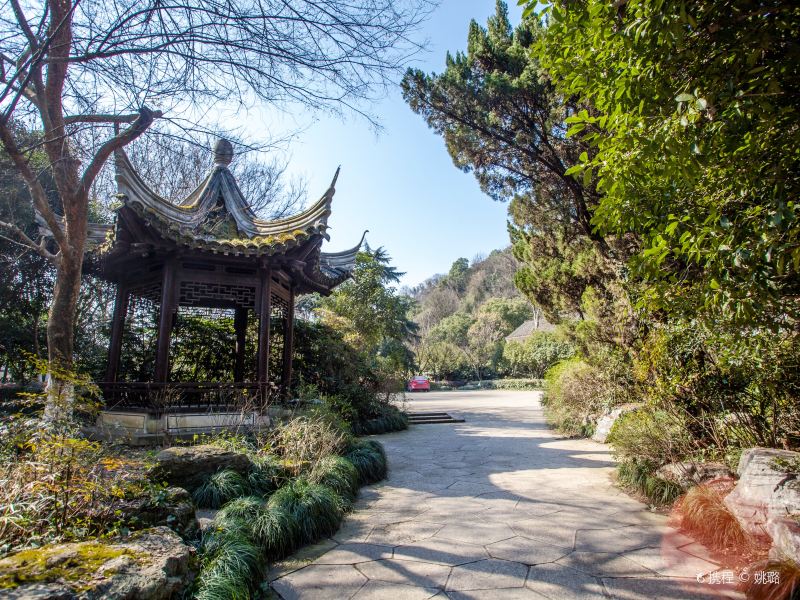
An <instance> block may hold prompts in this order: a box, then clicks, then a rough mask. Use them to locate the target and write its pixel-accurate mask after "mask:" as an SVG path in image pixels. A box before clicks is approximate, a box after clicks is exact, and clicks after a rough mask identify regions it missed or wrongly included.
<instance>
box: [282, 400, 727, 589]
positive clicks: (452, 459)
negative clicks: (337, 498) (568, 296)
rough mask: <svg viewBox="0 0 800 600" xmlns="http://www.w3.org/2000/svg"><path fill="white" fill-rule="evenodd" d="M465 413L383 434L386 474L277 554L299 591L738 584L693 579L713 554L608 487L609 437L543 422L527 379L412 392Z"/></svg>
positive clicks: (423, 405)
mask: <svg viewBox="0 0 800 600" xmlns="http://www.w3.org/2000/svg"><path fill="white" fill-rule="evenodd" d="M409 409H410V410H418V411H422V410H446V411H449V412H450V413H451V414H453V415H458V416H461V417H463V418H465V419H466V422H465V423H459V424H449V425H441V424H437V425H416V426H412V428H411V429H410V430H409V431H406V432H401V433H397V434H391V435H384V436H380V437H379V439H380V440H381V441H382V442H383V443H384V445H385V447H386V451H387V454H388V456H389V465H390V475H389V478H388V480H387V481H385V482H383V483H381V484H379V485H376V486H372V487H369V488H365V489H363V490H362V493H361V496H360V499H359V501H358V502H357V504H356V508H355V510H354V511H353V513H352V514H351V515H350V516H348V517H347V519H346V520H345V522H344V524H343V526H342V528H341V529H340V531H339V532H338V533H337V535H336V536H334V538H333V539H332V540H326V541H325V542H323V543H321V544H318V545H316V546H312V547H310V548H306V549H305V550H303V551H301V552H300V553H298V554H297V555H295V556H294V557H292V558H291V559H289V560H287V561H285V562H283V563H280V564H278V565H275V567H274V568H273V570H272V571H271V573H270V579H272V580H273V581H272V588H273V590H274V591H275V592H276V593H277V594H278V595H279V596H280V597H281V598H284V599H285V600H290V599H294V598H303V599H316V598H319V599H325V600H327V599H338V598H353V599H356V600H366V599H372V598H375V599H387V600H405V599H423V598H431V597H436V598H442V599H446V598H451V599H452V600H461V599H469V598H481V599H482V598H487V599H497V600H505V599H509V600H511V599H515V600H516V599H530V600H534V599H543V598H550V599H553V600H560V599H608V598H616V599H620V600H635V599H648V600H683V599H689V598H738V597H740V596H738V595H737V594H736V593H735V592H732V591H731V588H730V587H723V586H721V585H714V584H708V583H705V584H698V583H697V576H698V575H699V574H708V573H712V572H714V571H717V570H718V569H719V566H718V565H716V564H714V563H713V562H711V561H710V560H708V559H707V554H706V553H705V550H704V548H703V547H702V546H700V545H699V544H697V543H694V542H693V540H691V539H690V538H687V537H685V536H684V535H682V534H680V533H678V532H677V531H675V530H674V529H672V528H670V527H669V526H668V525H667V519H666V517H664V516H661V515H658V514H653V513H651V512H648V511H647V507H646V506H645V505H643V504H641V503H640V502H637V501H636V500H633V499H631V498H630V497H628V496H627V495H625V494H623V493H622V492H620V491H619V490H617V489H616V488H615V487H614V486H613V484H612V482H611V479H610V474H611V472H612V470H613V460H612V458H611V455H610V453H609V450H608V448H607V447H606V446H603V445H601V444H596V443H594V442H591V441H589V440H568V439H564V438H561V437H559V436H558V435H557V434H556V433H555V432H553V431H551V430H549V429H548V428H547V425H546V423H545V420H544V417H543V415H542V411H541V408H540V406H539V394H538V393H535V392H500V391H491V392H490V391H481V392H463V393H457V392H438V393H437V392H431V393H429V394H416V395H414V396H413V397H412V399H411V401H410V403H409Z"/></svg>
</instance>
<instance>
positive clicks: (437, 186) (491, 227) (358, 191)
mask: <svg viewBox="0 0 800 600" xmlns="http://www.w3.org/2000/svg"><path fill="white" fill-rule="evenodd" d="M494 4H495V3H494V0H442V2H441V4H440V6H439V8H438V9H437V10H436V11H435V12H434V13H433V14H432V15H431V18H430V19H429V20H428V21H427V22H426V23H425V24H424V26H423V28H422V30H421V31H420V32H419V34H418V35H419V39H420V40H425V39H427V40H428V42H429V43H428V48H429V50H428V52H426V53H425V54H424V55H422V56H420V57H419V58H418V59H417V61H416V66H419V67H420V68H422V69H423V70H425V71H427V72H430V71H435V72H441V71H442V70H443V69H444V58H445V53H446V52H447V51H448V50H450V51H453V52H454V51H456V50H463V49H464V48H465V47H466V40H467V29H468V26H469V22H470V20H471V19H472V18H475V19H476V20H477V21H478V22H479V23H481V24H485V23H486V19H487V18H488V16H489V15H490V14H492V13H493V12H494ZM509 13H510V16H511V18H512V22H518V20H519V18H520V14H521V8H519V7H517V6H516V2H515V1H514V0H511V1H510V2H509ZM371 110H372V112H374V113H375V114H376V115H378V117H379V120H380V122H381V125H382V127H383V130H382V131H381V132H379V133H377V134H376V133H375V131H374V130H373V128H372V127H371V126H370V125H369V123H368V122H367V121H366V120H365V119H363V118H361V117H356V116H352V117H349V118H346V119H345V120H344V121H343V120H342V119H341V118H338V117H329V116H326V115H315V116H314V117H311V116H308V117H307V118H306V120H305V121H304V120H303V116H302V115H294V116H293V121H294V123H293V126H294V127H296V126H297V125H298V124H300V125H302V126H304V127H305V128H304V130H303V131H302V133H300V134H299V135H298V137H297V138H296V139H294V140H293V141H292V142H291V144H290V146H289V152H290V155H291V164H290V170H291V171H292V172H293V173H294V174H298V175H302V176H304V177H305V178H306V179H307V181H308V190H309V200H310V201H314V200H316V199H317V198H318V197H319V196H320V195H321V194H322V193H323V192H324V191H325V190H326V189H327V187H328V184H329V183H330V180H331V177H332V176H333V173H334V171H335V170H336V167H337V166H338V165H341V167H342V171H341V175H340V177H339V181H338V183H337V186H336V196H335V198H334V203H333V215H332V217H331V219H330V221H329V224H330V226H331V229H330V231H329V233H330V236H331V241H330V242H329V243H328V244H326V247H325V249H326V250H329V251H335V250H341V249H344V248H348V247H352V246H353V245H355V244H356V243H357V242H358V240H359V239H360V237H361V234H362V232H363V231H364V230H365V229H369V231H370V233H369V234H368V235H367V240H368V242H369V243H370V245H371V246H384V247H385V248H386V249H387V250H388V251H389V253H390V255H391V256H392V258H393V261H394V263H395V265H396V266H397V268H399V269H400V270H402V271H405V272H406V276H405V277H404V279H403V281H402V284H404V285H416V284H418V283H420V282H421V281H423V280H424V279H426V278H427V277H430V276H431V275H433V274H435V273H441V272H445V271H447V270H448V269H449V268H450V265H451V264H452V263H453V261H454V260H456V259H457V258H459V257H461V256H465V257H467V258H469V259H472V257H473V256H475V255H476V254H477V253H484V254H486V253H488V252H490V251H491V250H493V249H495V248H502V247H505V246H507V245H508V233H507V231H506V210H507V206H506V205H505V204H502V203H498V202H495V201H493V200H491V199H490V198H489V197H488V196H485V195H484V194H483V193H482V192H481V191H480V188H479V187H478V184H477V182H476V181H475V178H474V177H473V175H472V174H471V173H470V174H466V173H463V172H461V171H459V170H458V169H456V167H455V166H453V163H452V161H451V159H450V156H449V155H448V154H447V150H446V149H445V146H444V141H443V140H442V138H441V137H439V136H438V135H436V134H435V133H434V132H433V131H431V130H430V129H428V126H427V125H426V124H425V122H424V121H423V120H422V118H421V117H419V116H418V115H416V114H414V113H413V112H412V111H411V109H409V108H408V106H407V105H406V104H405V102H403V99H402V97H401V94H400V90H399V87H397V88H395V89H394V90H392V91H391V92H390V94H389V96H388V97H387V98H385V99H384V100H383V101H381V102H380V103H378V104H376V105H374V106H373V107H372V108H371ZM278 121H280V118H279V119H278ZM262 122H263V121H262ZM275 122H276V121H274V120H273V123H275ZM309 123H311V124H310V125H309ZM306 126H307V127H306ZM273 127H275V125H273ZM271 133H272V134H273V135H277V134H279V133H280V132H279V131H272V132H271Z"/></svg>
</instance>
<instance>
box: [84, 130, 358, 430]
mask: <svg viewBox="0 0 800 600" xmlns="http://www.w3.org/2000/svg"><path fill="white" fill-rule="evenodd" d="M232 159H233V147H232V145H231V143H230V142H228V141H227V140H219V141H218V142H217V144H216V146H215V147H214V166H213V168H212V169H211V172H210V173H209V174H208V176H207V177H206V178H205V179H204V180H203V181H202V182H201V183H200V185H199V186H198V187H197V189H195V190H194V191H193V192H192V193H191V194H189V196H188V197H187V198H185V199H184V200H182V201H181V202H178V203H173V202H169V201H167V200H165V199H164V198H162V197H160V196H159V195H158V194H156V193H155V192H154V191H152V190H151V189H150V188H149V187H148V186H147V184H146V183H145V182H144V181H143V180H142V178H141V177H140V176H139V175H138V174H137V172H136V170H135V169H134V167H133V165H132V164H131V162H130V160H129V159H128V157H127V156H126V155H125V153H124V152H118V153H117V154H116V156H115V164H116V179H117V188H118V199H119V201H120V202H119V207H118V208H117V209H116V218H115V219H114V223H113V224H111V225H100V224H92V225H91V226H90V232H89V251H88V252H87V258H86V271H87V272H88V273H91V274H93V275H95V276H97V277H99V278H101V279H104V280H106V281H109V282H112V283H114V284H115V285H116V288H117V294H116V301H115V304H114V312H113V317H112V323H111V343H110V347H109V353H108V366H107V372H106V378H105V379H106V381H105V382H102V383H101V384H100V387H101V389H102V390H103V394H104V396H105V400H106V407H107V409H108V410H112V411H113V410H116V411H118V412H119V411H122V412H126V411H127V412H133V413H135V412H137V411H139V412H142V413H147V414H150V415H151V416H153V415H157V414H162V413H167V412H171V413H175V412H178V413H180V412H181V411H183V412H184V413H186V412H191V410H194V411H195V412H198V413H201V412H202V411H203V410H206V411H208V410H209V409H217V410H219V409H220V406H221V405H232V404H235V400H236V399H237V398H243V397H248V398H250V399H252V398H257V402H258V405H259V406H261V407H263V406H265V405H266V403H267V401H268V400H271V399H274V398H275V397H276V395H277V396H283V395H285V394H286V393H287V390H288V389H289V385H290V382H291V378H292V354H293V321H294V307H295V297H296V296H297V295H298V294H305V293H309V292H318V293H320V294H323V295H328V294H330V293H331V291H332V290H333V288H334V287H336V286H337V285H338V284H340V283H342V282H343V281H345V280H346V279H347V278H348V277H349V276H350V274H351V272H352V269H353V266H354V264H355V258H356V254H357V253H358V251H359V249H360V247H361V243H359V244H358V245H357V246H355V247H354V248H351V249H350V250H346V251H344V252H337V253H326V252H322V251H321V246H322V242H323V240H327V239H329V237H328V234H327V229H328V217H329V216H330V214H331V201H332V200H333V195H334V192H335V185H336V179H337V177H338V175H339V171H338V169H337V171H336V175H334V178H333V181H332V182H331V184H330V187H329V188H328V190H327V191H326V192H325V193H324V194H323V196H322V197H321V198H320V199H319V200H318V201H317V202H316V203H315V204H314V205H313V206H311V207H310V208H308V209H307V210H305V211H303V212H301V213H299V214H296V215H294V216H291V217H288V218H284V219H279V220H263V219H260V218H259V217H258V216H257V215H256V214H255V213H254V212H253V210H252V209H251V208H250V204H248V202H247V200H246V199H245V198H244V197H243V195H242V192H241V191H240V189H239V187H238V185H237V184H236V180H235V179H234V176H233V174H232V173H231V171H230V170H229V169H228V166H229V164H230V163H231V160H232ZM165 175H166V176H168V174H165ZM362 242H363V238H362ZM135 298H144V299H147V300H149V301H150V302H152V303H153V305H154V306H157V307H158V322H157V337H156V342H155V346H156V347H155V366H154V369H153V373H152V378H151V381H144V382H142V381H120V380H118V374H119V368H120V357H121V353H122V348H123V335H124V331H125V321H126V315H127V312H128V307H129V303H130V301H131V299H135ZM179 307H203V308H215V309H228V310H229V311H232V313H233V316H234V330H235V345H236V349H235V364H234V365H233V369H232V372H233V374H234V375H233V379H234V381H232V382H206V381H194V382H173V381H171V379H170V336H171V335H172V331H173V327H174V324H175V322H176V318H177V311H178V308H179ZM249 315H252V317H250V316H249ZM250 318H254V319H256V321H257V325H258V326H257V350H256V358H255V364H247V361H246V353H245V343H246V335H247V331H248V320H249V319H250ZM276 323H279V324H280V325H277V326H279V327H280V329H281V331H279V332H275V331H271V329H273V328H275V327H276ZM252 330H253V329H251V331H252ZM275 333H279V334H280V335H279V336H278V337H280V338H281V339H282V346H283V347H282V350H281V352H282V369H281V373H280V374H279V375H280V377H279V384H275V383H273V384H272V385H270V381H271V378H270V373H269V364H270V360H269V357H270V349H271V342H272V340H273V337H275V335H274V334H275ZM275 351H276V352H278V349H277V348H275ZM275 375H276V374H273V378H272V380H276V379H278V378H277V377H276V376H275ZM175 390H178V392H179V393H178V394H177V395H176V394H175ZM167 391H169V393H167ZM168 397H169V398H170V399H169V400H168V399H167V398H168ZM106 421H108V419H106Z"/></svg>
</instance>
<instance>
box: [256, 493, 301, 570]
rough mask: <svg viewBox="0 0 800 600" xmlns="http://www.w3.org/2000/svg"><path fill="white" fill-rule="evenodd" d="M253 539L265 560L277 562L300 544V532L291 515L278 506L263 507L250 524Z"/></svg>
mask: <svg viewBox="0 0 800 600" xmlns="http://www.w3.org/2000/svg"><path fill="white" fill-rule="evenodd" d="M250 527H251V532H252V535H253V538H254V539H256V540H257V541H258V543H259V544H260V545H261V548H262V549H263V550H264V554H265V555H266V558H267V559H270V560H277V559H279V558H283V557H284V556H286V555H287V554H289V553H291V552H292V551H293V550H294V549H295V548H297V546H298V545H299V543H300V532H299V531H298V526H297V522H296V520H295V519H294V517H293V516H292V514H291V513H290V512H289V511H288V510H286V509H285V508H282V507H279V506H268V505H265V506H263V507H262V508H260V509H259V511H258V513H257V514H256V516H255V518H254V519H253V520H252V521H251V523H250Z"/></svg>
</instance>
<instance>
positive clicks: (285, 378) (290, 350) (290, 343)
mask: <svg viewBox="0 0 800 600" xmlns="http://www.w3.org/2000/svg"><path fill="white" fill-rule="evenodd" d="M293 354H294V286H292V287H291V289H290V290H289V305H288V307H287V308H286V314H285V315H284V319H283V374H282V376H281V387H282V388H283V396H284V398H288V397H289V388H290V387H291V385H292V355H293Z"/></svg>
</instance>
